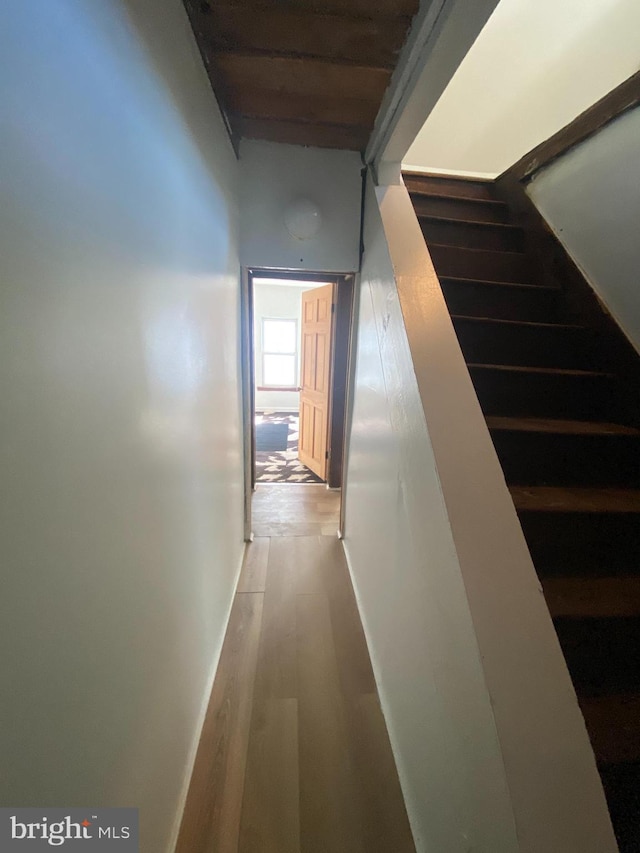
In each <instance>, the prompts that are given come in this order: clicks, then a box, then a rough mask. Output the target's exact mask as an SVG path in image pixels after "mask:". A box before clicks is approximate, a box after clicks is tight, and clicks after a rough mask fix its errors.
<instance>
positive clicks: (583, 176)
mask: <svg viewBox="0 0 640 853" xmlns="http://www.w3.org/2000/svg"><path fill="white" fill-rule="evenodd" d="M639 139H640V109H638V108H636V109H634V110H631V111H630V112H628V113H625V114H624V115H622V116H621V117H620V118H619V119H617V120H616V121H613V122H611V123H610V124H608V125H607V126H606V127H604V128H603V129H602V130H601V131H600V132H599V133H597V134H596V135H594V136H591V137H590V138H589V139H587V140H585V142H583V143H582V144H581V145H579V146H577V147H576V148H573V149H572V150H571V151H569V152H567V153H566V154H565V155H564V156H562V157H560V158H559V159H558V160H556V161H555V162H553V163H551V165H550V166H548V167H547V168H546V169H544V170H542V171H541V172H540V173H539V174H538V175H536V177H535V178H534V179H533V181H531V183H530V184H529V187H528V192H529V195H530V196H531V199H532V200H533V202H534V203H535V205H536V206H537V207H538V208H539V210H540V211H541V213H542V215H543V216H544V217H545V219H546V220H547V222H548V223H549V224H550V225H551V227H552V228H553V230H554V231H555V233H556V236H557V237H558V238H559V240H560V241H561V242H562V243H563V244H564V246H565V247H566V249H567V250H568V252H569V254H570V255H571V256H572V258H573V259H574V260H575V261H576V263H577V264H578V266H579V267H580V268H581V269H582V270H583V272H584V274H585V276H586V277H587V279H588V280H589V282H590V283H591V285H592V286H593V288H594V290H595V291H596V293H597V294H598V296H600V298H601V299H602V301H603V302H604V304H605V305H606V306H607V308H608V309H609V311H610V312H611V314H612V315H613V317H614V318H615V319H616V320H617V321H618V323H619V325H620V326H621V327H622V329H623V330H624V331H625V332H626V334H627V337H628V338H629V339H630V340H631V342H632V343H633V344H634V346H635V347H636V349H637V350H638V351H639V352H640V276H639V274H638V273H639V271H640V244H639V242H638V222H640V172H639V171H638V140H639Z"/></svg>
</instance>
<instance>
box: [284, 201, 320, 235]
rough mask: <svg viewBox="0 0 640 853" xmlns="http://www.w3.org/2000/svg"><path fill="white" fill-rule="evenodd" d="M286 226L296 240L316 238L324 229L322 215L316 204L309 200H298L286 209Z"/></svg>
mask: <svg viewBox="0 0 640 853" xmlns="http://www.w3.org/2000/svg"><path fill="white" fill-rule="evenodd" d="M284 224H285V227H286V229H287V231H288V232H289V234H291V236H292V237H294V238H295V239H296V240H309V239H310V238H311V237H315V235H316V234H317V233H318V231H319V230H320V228H321V227H322V213H321V212H320V208H319V207H318V205H317V204H316V203H315V202H313V201H310V200H309V199H308V198H298V199H295V201H292V202H291V204H290V205H289V206H288V207H287V208H286V210H285V212H284Z"/></svg>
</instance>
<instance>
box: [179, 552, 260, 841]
mask: <svg viewBox="0 0 640 853" xmlns="http://www.w3.org/2000/svg"><path fill="white" fill-rule="evenodd" d="M246 550H247V543H246V542H243V543H242V549H241V553H240V563H239V565H238V568H237V569H236V576H235V580H234V582H233V592H232V595H231V600H230V602H229V606H228V608H227V615H226V618H225V620H224V630H223V631H222V632H221V636H220V642H219V643H218V648H217V649H216V653H215V655H214V658H213V663H212V666H211V669H210V671H209V674H208V676H207V682H206V687H205V691H204V696H203V699H202V704H201V706H200V712H199V714H198V720H197V725H196V729H195V734H194V737H193V740H192V743H191V748H190V750H189V757H188V759H187V767H186V770H185V775H184V778H183V781H182V790H181V794H180V798H179V800H178V808H177V811H176V817H175V819H174V824H173V829H172V832H171V836H170V839H169V844H168V846H167V853H175V850H176V846H177V844H178V837H179V835H180V827H181V826H182V818H183V816H184V810H185V806H186V804H187V796H188V795H189V787H190V785H191V777H192V776H193V770H194V767H195V763H196V757H197V755H198V749H199V747H200V740H201V738H202V730H203V728H204V721H205V718H206V716H207V710H208V708H209V701H210V699H211V691H212V690H213V683H214V681H215V678H216V674H217V672H218V665H219V663H220V656H221V654H222V646H223V644H224V638H225V637H226V635H227V629H228V627H229V619H230V618H231V610H232V608H233V602H234V601H235V597H236V590H237V588H238V583H239V581H240V573H241V572H242V566H243V564H244V558H245V553H246Z"/></svg>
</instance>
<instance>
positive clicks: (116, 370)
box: [0, 0, 242, 853]
mask: <svg viewBox="0 0 640 853" xmlns="http://www.w3.org/2000/svg"><path fill="white" fill-rule="evenodd" d="M0 56H1V57H2V73H1V74H0V101H1V104H2V109H1V111H0V114H1V116H2V119H1V121H2V126H3V129H2V146H1V147H0V172H1V174H2V182H1V184H2V190H1V192H2V204H1V205H0V219H1V224H0V240H1V241H2V246H1V250H0V270H1V278H2V287H1V288H0V384H1V399H2V417H1V425H0V450H1V454H2V455H1V460H2V463H1V465H2V473H1V478H2V498H1V501H2V512H1V516H0V519H1V520H0V528H1V529H0V549H1V550H2V554H1V557H0V564H1V565H2V607H1V608H0V609H2V615H1V617H0V648H1V649H2V655H1V659H2V667H1V668H2V674H1V681H2V684H3V689H2V697H1V699H0V705H1V706H2V708H1V710H0V719H1V720H2V726H1V727H0V766H1V767H2V770H1V772H0V803H2V805H4V806H9V805H15V806H26V805H42V806H47V805H55V806H81V805H84V806H87V807H91V806H115V805H122V806H137V807H139V808H140V810H141V822H142V835H143V842H142V847H141V850H142V851H144V853H159V852H160V851H166V850H168V849H169V845H170V837H171V834H172V832H173V830H174V823H175V820H176V818H177V817H178V811H179V808H180V806H181V804H182V803H181V798H182V796H183V793H184V783H185V781H186V778H187V775H186V774H187V773H188V771H189V770H190V766H189V761H190V759H191V757H192V750H193V747H194V745H195V742H196V738H197V736H198V734H199V731H198V725H199V723H200V721H201V712H202V708H203V703H204V702H205V700H206V699H207V695H208V691H209V688H210V683H211V678H212V674H213V666H214V664H215V663H216V659H217V653H218V649H219V646H220V643H221V639H222V636H223V632H224V628H225V621H226V617H227V613H228V608H229V606H230V601H231V596H232V593H233V589H234V581H235V578H236V573H237V570H238V568H239V561H240V558H241V555H242V457H241V442H240V430H239V411H240V409H239V390H238V389H239V387H240V383H239V379H238V348H237V329H238V325H239V317H238V311H239V309H238V290H239V285H238V278H239V276H238V273H239V259H238V248H237V224H236V223H237V203H236V174H237V163H236V160H235V157H234V155H233V152H232V150H231V148H230V145H229V143H228V141H227V138H226V135H225V131H224V129H223V125H222V122H221V120H220V117H219V115H218V113H217V110H216V107H215V102H214V100H213V98H212V94H211V90H210V86H209V83H208V81H207V79H206V76H205V73H204V70H203V68H202V64H201V60H200V57H199V54H198V51H197V48H196V46H195V43H194V40H193V37H192V34H191V32H190V29H189V24H188V21H187V17H186V14H185V11H184V8H183V6H182V3H181V2H180V0H161V2H159V0H92V2H90V3H87V2H85V0H57V2H55V3H43V4H39V7H38V10H37V14H35V13H34V9H33V7H29V6H28V4H27V5H26V4H23V3H19V2H18V3H9V4H4V5H3V10H2V27H1V28H0ZM221 413H223V417H221Z"/></svg>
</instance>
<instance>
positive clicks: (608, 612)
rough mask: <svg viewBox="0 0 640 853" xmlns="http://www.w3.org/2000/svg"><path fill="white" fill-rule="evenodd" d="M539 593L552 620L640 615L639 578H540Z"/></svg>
mask: <svg viewBox="0 0 640 853" xmlns="http://www.w3.org/2000/svg"><path fill="white" fill-rule="evenodd" d="M542 589H543V590H544V597H545V599H546V602H547V606H548V608H549V612H550V613H551V615H552V616H553V617H559V616H570V617H574V618H585V619H588V618H610V617H611V618H613V617H616V616H638V615H640V576H628V577H584V576H577V577H553V578H544V579H543V580H542Z"/></svg>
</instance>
